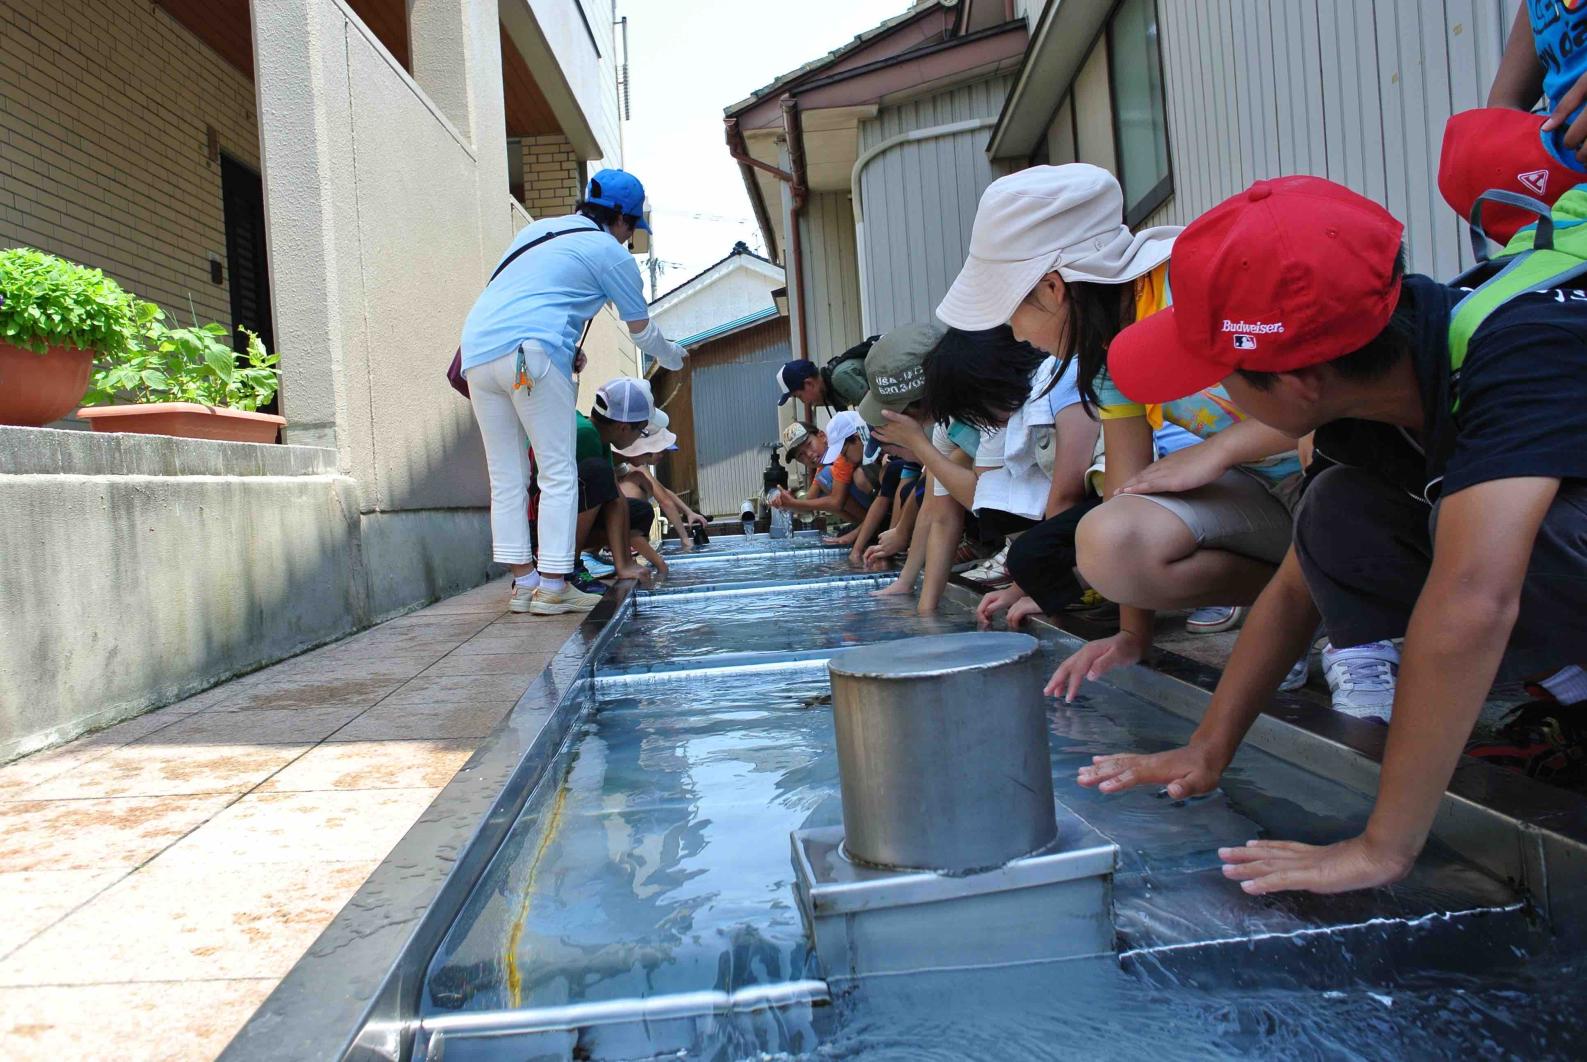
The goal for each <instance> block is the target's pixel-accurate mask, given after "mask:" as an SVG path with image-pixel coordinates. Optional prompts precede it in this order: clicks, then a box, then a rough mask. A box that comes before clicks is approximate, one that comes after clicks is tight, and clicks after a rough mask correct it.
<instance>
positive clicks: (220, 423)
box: [77, 402, 287, 443]
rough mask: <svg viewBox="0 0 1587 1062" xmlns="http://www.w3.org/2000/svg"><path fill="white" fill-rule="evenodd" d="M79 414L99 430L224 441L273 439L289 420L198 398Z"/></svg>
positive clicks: (94, 408)
mask: <svg viewBox="0 0 1587 1062" xmlns="http://www.w3.org/2000/svg"><path fill="white" fill-rule="evenodd" d="M77 415H78V416H79V417H82V418H83V419H84V420H86V421H88V422H89V423H90V424H92V425H93V427H94V430H95V431H126V432H136V433H138V434H140V435H176V436H180V437H181V438H184V439H215V440H218V441H220V442H251V443H273V442H275V441H276V432H277V430H279V429H280V428H281V426H282V425H284V424H285V423H286V422H287V420H286V418H285V417H278V416H276V415H275V414H273V413H248V412H246V411H244V410H241V409H227V408H226V407H225V406H201V405H199V404H198V403H196V402H151V403H148V404H147V405H136V406H89V407H88V408H86V409H79V410H78V411H77Z"/></svg>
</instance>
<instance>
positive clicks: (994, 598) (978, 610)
mask: <svg viewBox="0 0 1587 1062" xmlns="http://www.w3.org/2000/svg"><path fill="white" fill-rule="evenodd" d="M1024 596H1025V591H1023V590H1021V589H1020V588H1019V586H1018V584H1015V583H1010V584H1009V585H1008V586H1005V587H1004V588H1003V589H1001V590H994V591H992V592H991V593H990V594H987V595H986V596H985V597H983V598H981V603H980V604H978V605H976V606H975V624H976V626H978V627H980V628H981V629H982V630H983V631H984V630H986V629H987V628H989V627H991V626H992V621H993V620H994V619H996V618H997V614H998V613H999V612H1002V611H1003V610H1004V609H1006V608H1011V607H1012V606H1013V605H1014V604H1015V603H1016V602H1017V601H1019V600H1020V599H1021V598H1023V597H1024Z"/></svg>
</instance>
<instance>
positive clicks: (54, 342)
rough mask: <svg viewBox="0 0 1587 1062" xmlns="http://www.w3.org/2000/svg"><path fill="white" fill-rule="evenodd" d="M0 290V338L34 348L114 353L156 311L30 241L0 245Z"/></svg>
mask: <svg viewBox="0 0 1587 1062" xmlns="http://www.w3.org/2000/svg"><path fill="white" fill-rule="evenodd" d="M0 295H4V296H5V303H4V305H0V342H6V343H11V344H13V345H14V346H18V347H22V348H24V349H26V350H31V351H33V352H34V353H36V354H43V353H46V352H47V351H48V350H49V349H50V348H51V347H76V348H77V349H79V350H92V351H95V352H96V353H98V354H100V355H101V356H103V357H107V358H118V357H121V356H122V355H124V354H126V353H127V352H128V351H129V350H131V349H132V347H133V346H135V345H136V344H137V342H138V339H139V333H140V332H141V331H142V329H143V328H144V327H145V326H146V325H148V324H149V323H150V322H151V321H152V320H153V319H154V315H156V314H158V313H159V310H158V309H157V308H156V307H154V306H151V305H149V304H148V303H144V302H140V301H139V300H138V299H136V298H134V297H133V296H132V295H130V294H128V293H127V292H126V291H124V290H122V287H121V285H119V284H117V283H116V282H115V281H114V280H111V279H110V278H109V277H107V276H105V274H104V273H103V272H101V271H100V270H98V269H90V268H88V267H87V266H81V265H78V264H77V263H75V262H68V261H66V259H64V258H57V257H55V256H54V255H52V254H45V253H44V252H43V251H37V250H34V249H33V248H31V247H12V248H10V249H8V250H4V251H0Z"/></svg>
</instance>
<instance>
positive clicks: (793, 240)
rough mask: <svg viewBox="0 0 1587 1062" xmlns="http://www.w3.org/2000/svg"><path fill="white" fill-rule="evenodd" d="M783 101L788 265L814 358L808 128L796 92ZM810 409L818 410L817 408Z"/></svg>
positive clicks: (806, 352) (802, 347) (803, 341)
mask: <svg viewBox="0 0 1587 1062" xmlns="http://www.w3.org/2000/svg"><path fill="white" fill-rule="evenodd" d="M780 102H781V104H782V129H783V135H784V136H785V137H786V138H787V140H788V168H789V169H790V170H791V171H793V173H792V178H793V179H792V180H791V181H789V185H788V190H789V191H790V192H791V193H793V209H791V210H789V211H788V268H789V270H790V271H791V272H792V273H793V288H794V294H795V296H797V301H798V304H799V311H798V313H797V315H796V316H797V317H798V325H799V353H800V355H801V356H802V357H804V358H805V359H806V360H810V361H813V360H815V359H813V358H811V357H810V334H809V333H808V332H807V331H805V320H806V315H805V271H804V238H803V236H802V235H801V234H800V232H799V219H800V217H801V216H802V215H803V213H804V209H805V203H806V201H807V200H808V199H809V197H810V186H809V184H808V183H806V181H805V138H804V128H803V127H802V126H801V125H800V122H799V101H798V100H797V99H795V98H794V97H793V96H792V95H785V96H783V98H782V100H781V101H780ZM809 412H810V413H811V414H814V412H815V411H814V410H810V411H809Z"/></svg>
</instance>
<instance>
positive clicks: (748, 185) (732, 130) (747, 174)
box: [722, 118, 793, 261]
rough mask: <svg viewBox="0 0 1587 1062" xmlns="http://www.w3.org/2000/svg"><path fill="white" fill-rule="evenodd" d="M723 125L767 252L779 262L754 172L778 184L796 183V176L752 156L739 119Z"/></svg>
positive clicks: (764, 203) (774, 231)
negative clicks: (784, 182) (764, 238)
mask: <svg viewBox="0 0 1587 1062" xmlns="http://www.w3.org/2000/svg"><path fill="white" fill-rule="evenodd" d="M722 124H723V126H724V127H725V131H726V133H727V153H728V155H729V156H730V157H731V158H732V159H733V161H734V162H736V163H738V169H739V172H740V173H741V174H742V175H743V178H744V190H745V191H746V192H748V193H749V205H750V206H751V207H752V208H753V209H754V211H755V224H757V225H759V226H760V231H761V232H763V233H765V235H766V251H767V255H768V257H770V258H771V259H772V261H776V260H777V230H776V229H774V228H772V227H771V215H770V214H768V213H766V200H765V199H763V198H762V197H761V194H760V186H759V185H757V184H756V183H755V174H754V172H753V171H754V170H764V171H765V172H767V173H769V174H771V175H772V176H773V177H775V178H777V179H778V180H779V181H786V182H788V183H790V184H791V183H792V182H793V174H791V173H789V172H788V171H787V170H780V169H778V168H777V167H776V166H772V165H770V164H768V163H765V162H762V161H760V159H757V158H755V157H754V156H753V155H751V154H750V153H749V145H748V144H746V143H744V131H743V130H742V129H740V128H739V127H738V119H737V118H724V119H722Z"/></svg>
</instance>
